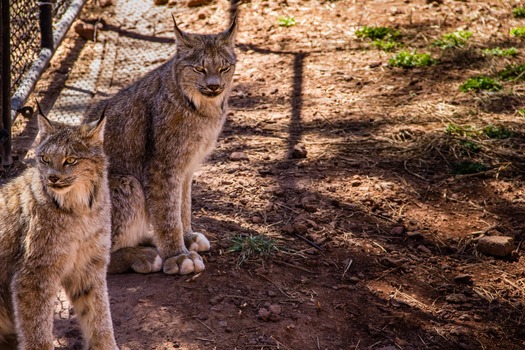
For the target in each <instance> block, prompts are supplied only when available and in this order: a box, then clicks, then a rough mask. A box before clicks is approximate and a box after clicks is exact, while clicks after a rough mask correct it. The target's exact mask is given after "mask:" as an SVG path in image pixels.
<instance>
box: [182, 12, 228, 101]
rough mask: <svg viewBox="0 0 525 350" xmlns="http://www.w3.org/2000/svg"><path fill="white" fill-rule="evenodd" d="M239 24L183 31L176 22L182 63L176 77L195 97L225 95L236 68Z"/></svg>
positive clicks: (184, 88) (208, 97)
mask: <svg viewBox="0 0 525 350" xmlns="http://www.w3.org/2000/svg"><path fill="white" fill-rule="evenodd" d="M235 28H236V22H235V21H234V22H233V24H232V26H231V27H230V28H229V29H228V30H226V31H225V32H223V33H220V34H215V35H199V34H189V33H185V32H182V31H180V30H179V29H178V27H177V26H175V36H176V39H177V56H178V57H179V59H180V62H181V64H180V67H182V70H181V71H179V72H178V76H177V77H176V78H177V79H179V82H180V83H181V86H182V88H183V91H184V93H185V94H186V95H187V96H189V97H190V98H192V100H195V99H199V98H205V99H206V98H207V99H214V98H216V97H219V96H221V97H224V95H225V91H226V90H227V89H228V87H229V86H230V85H231V81H232V79H233V74H234V72H235V62H236V58H235V53H234V36H235ZM194 102H195V101H194Z"/></svg>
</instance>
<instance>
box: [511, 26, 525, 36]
mask: <svg viewBox="0 0 525 350" xmlns="http://www.w3.org/2000/svg"><path fill="white" fill-rule="evenodd" d="M510 36H519V37H523V36H525V27H517V28H512V29H511V30H510Z"/></svg>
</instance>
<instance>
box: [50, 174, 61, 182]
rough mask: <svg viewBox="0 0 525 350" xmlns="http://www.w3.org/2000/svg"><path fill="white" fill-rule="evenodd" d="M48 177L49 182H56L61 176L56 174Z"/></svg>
mask: <svg viewBox="0 0 525 350" xmlns="http://www.w3.org/2000/svg"><path fill="white" fill-rule="evenodd" d="M47 179H48V180H49V182H51V183H56V182H57V181H58V180H60V178H59V177H58V176H56V175H49V176H48V177H47Z"/></svg>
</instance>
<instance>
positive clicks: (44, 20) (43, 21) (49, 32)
mask: <svg viewBox="0 0 525 350" xmlns="http://www.w3.org/2000/svg"><path fill="white" fill-rule="evenodd" d="M38 6H39V7H40V20H39V22H40V33H41V46H42V48H43V49H44V48H45V49H50V50H53V49H54V47H53V45H54V43H53V3H51V2H39V3H38Z"/></svg>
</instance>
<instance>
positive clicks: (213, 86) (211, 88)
mask: <svg viewBox="0 0 525 350" xmlns="http://www.w3.org/2000/svg"><path fill="white" fill-rule="evenodd" d="M206 87H207V88H208V89H210V90H211V91H217V90H219V89H220V88H221V86H220V85H219V84H208V85H207V86H206Z"/></svg>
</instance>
